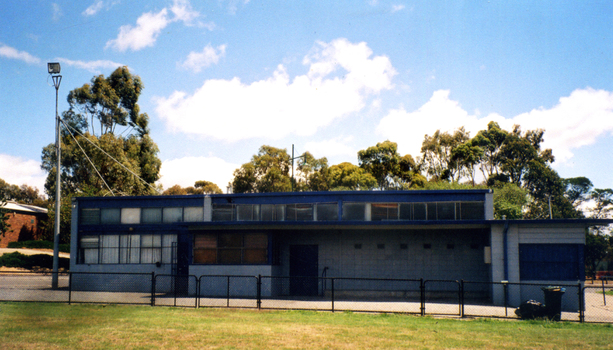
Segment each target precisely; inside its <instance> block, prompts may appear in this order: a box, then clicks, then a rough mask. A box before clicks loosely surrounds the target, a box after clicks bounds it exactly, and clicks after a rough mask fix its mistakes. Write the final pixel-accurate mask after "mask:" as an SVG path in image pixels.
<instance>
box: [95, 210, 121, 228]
mask: <svg viewBox="0 0 613 350" xmlns="http://www.w3.org/2000/svg"><path fill="white" fill-rule="evenodd" d="M120 218H121V210H120V209H116V208H103V209H100V223H101V224H103V225H104V224H119V223H121V220H120Z"/></svg>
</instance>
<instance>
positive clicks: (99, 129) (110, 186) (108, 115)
mask: <svg viewBox="0 0 613 350" xmlns="http://www.w3.org/2000/svg"><path fill="white" fill-rule="evenodd" d="M143 88H144V85H143V83H142V81H141V79H140V77H138V76H136V75H132V74H131V73H130V71H129V69H128V68H127V67H125V66H124V67H119V68H117V69H116V70H115V71H114V72H113V73H112V74H111V75H110V76H108V77H104V76H103V75H98V76H95V77H93V78H92V80H91V82H90V83H87V84H84V85H83V86H81V87H79V88H76V89H74V90H72V91H70V93H69V94H68V97H67V101H68V104H69V109H68V110H67V111H65V112H63V113H62V120H63V122H64V127H63V128H62V130H61V143H62V159H61V165H62V177H61V180H62V184H61V186H62V193H63V194H64V195H67V194H76V195H111V194H113V195H143V194H155V193H157V191H156V189H155V188H154V186H153V184H154V183H155V181H157V180H158V179H159V178H160V175H159V172H160V167H161V161H160V159H159V158H158V156H157V154H158V152H159V149H158V147H157V145H156V144H155V142H153V140H152V139H151V137H150V136H149V128H148V124H149V117H148V116H147V114H146V113H141V112H140V107H139V105H138V98H139V96H140V94H141V92H142V90H143ZM55 158H56V152H55V147H54V145H53V144H50V145H48V146H46V147H45V148H44V149H43V152H42V168H43V169H44V170H45V171H47V173H48V176H47V180H46V183H45V190H46V192H47V194H48V195H49V196H50V197H51V198H53V197H54V195H55V177H56V169H55Z"/></svg>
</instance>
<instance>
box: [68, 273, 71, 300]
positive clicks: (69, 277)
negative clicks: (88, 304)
mask: <svg viewBox="0 0 613 350" xmlns="http://www.w3.org/2000/svg"><path fill="white" fill-rule="evenodd" d="M71 301H72V272H70V271H68V305H70V302H71Z"/></svg>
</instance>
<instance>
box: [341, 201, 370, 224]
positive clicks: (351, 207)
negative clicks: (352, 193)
mask: <svg viewBox="0 0 613 350" xmlns="http://www.w3.org/2000/svg"><path fill="white" fill-rule="evenodd" d="M365 209H366V203H343V220H356V221H364V220H365V218H366V215H365V212H366V211H365Z"/></svg>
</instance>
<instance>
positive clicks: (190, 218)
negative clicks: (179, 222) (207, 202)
mask: <svg viewBox="0 0 613 350" xmlns="http://www.w3.org/2000/svg"><path fill="white" fill-rule="evenodd" d="M203 220H204V208H203V207H186V208H184V209H183V221H185V222H199V221H203Z"/></svg>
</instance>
